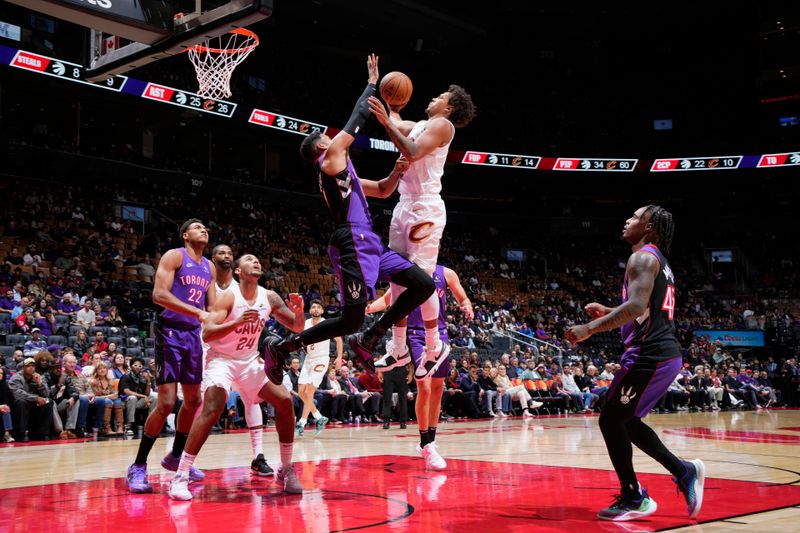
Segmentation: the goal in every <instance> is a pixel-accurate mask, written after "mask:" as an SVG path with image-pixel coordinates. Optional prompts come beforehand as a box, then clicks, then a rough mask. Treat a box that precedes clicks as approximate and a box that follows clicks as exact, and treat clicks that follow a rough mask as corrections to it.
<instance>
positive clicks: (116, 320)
mask: <svg viewBox="0 0 800 533" xmlns="http://www.w3.org/2000/svg"><path fill="white" fill-rule="evenodd" d="M104 318H105V325H106V326H108V327H110V328H117V329H121V328H124V327H125V321H124V320H123V319H122V317H121V316H120V315H119V312H118V311H117V306H116V305H111V306H109V307H108V316H106V317H104Z"/></svg>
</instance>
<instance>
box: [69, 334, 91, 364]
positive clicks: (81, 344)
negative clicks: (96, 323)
mask: <svg viewBox="0 0 800 533" xmlns="http://www.w3.org/2000/svg"><path fill="white" fill-rule="evenodd" d="M72 350H73V351H74V352H75V356H76V357H80V358H83V355H84V354H85V353H86V352H88V351H89V334H88V333H86V330H85V329H79V330H78V333H77V335H75V342H73V343H72Z"/></svg>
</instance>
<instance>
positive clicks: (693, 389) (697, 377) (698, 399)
mask: <svg viewBox="0 0 800 533" xmlns="http://www.w3.org/2000/svg"><path fill="white" fill-rule="evenodd" d="M705 370H706V369H705V367H704V366H703V365H697V366H696V367H695V368H694V376H692V377H691V379H689V382H688V384H687V386H686V389H687V390H688V391H689V394H691V407H690V409H692V410H705V411H708V410H710V409H711V399H710V397H709V393H708V388H709V387H710V386H711V380H710V379H708V378H706V374H705Z"/></svg>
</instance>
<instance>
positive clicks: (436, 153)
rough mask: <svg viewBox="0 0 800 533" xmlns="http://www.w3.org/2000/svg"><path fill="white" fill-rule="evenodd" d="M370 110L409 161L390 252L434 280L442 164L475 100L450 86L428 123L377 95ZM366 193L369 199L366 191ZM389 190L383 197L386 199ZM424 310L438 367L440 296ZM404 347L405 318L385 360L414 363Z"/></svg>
mask: <svg viewBox="0 0 800 533" xmlns="http://www.w3.org/2000/svg"><path fill="white" fill-rule="evenodd" d="M369 106H370V111H372V113H373V114H374V115H375V117H376V118H377V119H378V121H379V122H380V123H381V124H383V127H384V128H385V129H386V132H387V133H388V134H389V137H390V138H391V139H392V141H393V142H394V144H395V146H397V149H398V150H400V153H401V154H402V156H403V157H404V158H405V159H407V160H408V162H409V167H408V169H407V170H406V171H405V173H404V174H403V176H402V177H401V178H400V183H399V185H398V189H399V191H400V201H399V202H398V203H397V205H396V206H395V208H394V212H393V213H392V222H391V225H390V226H389V248H391V249H392V250H394V251H395V252H397V253H399V254H400V255H403V256H405V257H406V258H407V259H408V260H409V261H411V262H413V263H415V264H417V265H418V266H419V267H420V268H422V269H423V270H424V271H425V272H427V273H428V274H429V275H431V276H433V271H434V270H435V269H436V263H437V261H438V258H439V243H440V241H441V239H442V234H443V233H444V227H445V224H446V223H447V212H446V210H445V207H444V201H443V200H442V197H441V196H440V193H441V191H442V175H443V174H444V164H445V162H446V161H447V153H448V151H449V149H450V143H451V142H452V141H453V137H454V136H455V129H456V128H462V127H464V126H466V125H468V124H469V123H470V122H471V121H472V119H473V118H474V117H475V106H474V105H473V103H472V97H471V96H470V95H469V94H468V93H467V92H466V91H465V90H464V89H463V88H462V87H459V86H458V85H451V86H450V87H449V88H448V89H447V92H444V93H442V94H440V95H439V96H437V97H435V98H433V99H432V100H431V101H430V103H429V104H428V107H427V109H426V110H425V111H426V113H427V115H428V119H427V120H421V121H419V122H416V123H415V122H412V121H406V120H403V119H402V118H401V117H400V113H399V111H400V109H399V108H394V109H392V110H391V112H387V110H386V108H385V107H384V105H383V104H382V103H381V101H380V100H378V99H377V98H375V97H374V96H373V97H370V99H369ZM364 192H365V194H367V195H368V196H370V195H371V194H370V192H371V191H368V190H367V189H366V188H365V190H364ZM381 192H382V191H381ZM391 192H392V191H389V192H388V194H385V193H383V194H381V196H384V197H385V196H388V195H389V194H391ZM376 195H377V194H376ZM391 290H392V293H393V294H394V297H395V298H397V297H398V296H400V294H401V293H402V291H403V287H401V286H399V285H396V284H394V283H393V284H392V285H391ZM421 310H422V318H423V320H424V321H425V358H426V360H428V361H436V362H437V363H438V362H440V361H443V360H445V359H446V358H447V356H448V355H449V353H450V347H449V346H448V345H447V344H446V343H443V342H442V341H441V339H439V332H438V327H437V319H438V317H439V299H438V297H437V295H436V292H434V293H433V294H431V295H430V297H429V298H428V300H427V301H426V302H425V303H423V304H422V306H421ZM406 344H407V343H406V320H405V319H403V320H402V321H400V322H396V323H395V324H394V325H393V326H392V341H390V342H388V343H387V346H386V351H387V354H386V356H385V357H389V358H393V360H396V361H400V362H401V364H406V363H407V362H408V361H410V357H409V355H408V346H407V345H406ZM430 368H432V367H431V365H425V364H422V365H419V366H417V369H416V371H415V373H414V376H415V377H416V378H417V379H426V378H428V377H430V371H429V370H428V369H430Z"/></svg>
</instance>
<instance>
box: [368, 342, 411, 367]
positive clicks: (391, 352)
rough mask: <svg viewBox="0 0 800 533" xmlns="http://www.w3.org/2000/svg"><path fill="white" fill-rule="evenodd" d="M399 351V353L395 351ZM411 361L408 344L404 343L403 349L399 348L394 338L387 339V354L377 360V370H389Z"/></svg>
mask: <svg viewBox="0 0 800 533" xmlns="http://www.w3.org/2000/svg"><path fill="white" fill-rule="evenodd" d="M395 352H398V353H395ZM410 362H411V354H409V353H408V346H407V345H403V347H402V351H401V350H397V348H395V345H394V339H389V340H388V341H386V355H384V356H383V357H381V358H380V359H378V360H377V361H375V370H376V371H377V372H388V371H389V370H392V369H393V368H397V367H398V366H405V365H407V364H408V363H410Z"/></svg>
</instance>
